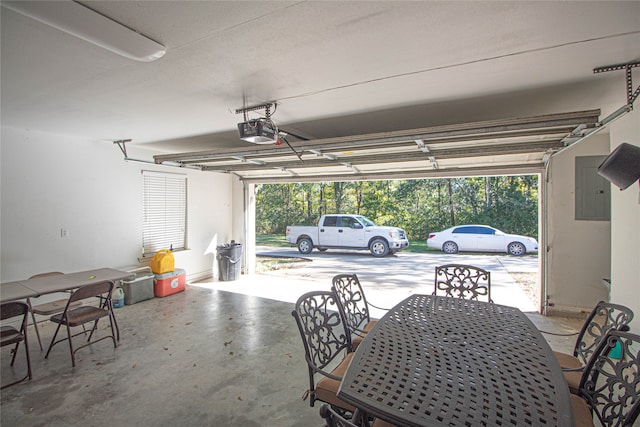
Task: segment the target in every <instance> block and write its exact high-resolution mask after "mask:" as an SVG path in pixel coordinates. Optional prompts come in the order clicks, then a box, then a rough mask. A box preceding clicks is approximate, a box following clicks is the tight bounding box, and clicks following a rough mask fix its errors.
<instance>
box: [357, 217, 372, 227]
mask: <svg viewBox="0 0 640 427" xmlns="http://www.w3.org/2000/svg"><path fill="white" fill-rule="evenodd" d="M356 218H358V220H359V221H360V222H361V223H362V224H363V225H364V226H365V227H375V226H376V224H375V223H374V222H373V221H371V220H370V219H369V218H367V217H364V216H362V215H357V216H356Z"/></svg>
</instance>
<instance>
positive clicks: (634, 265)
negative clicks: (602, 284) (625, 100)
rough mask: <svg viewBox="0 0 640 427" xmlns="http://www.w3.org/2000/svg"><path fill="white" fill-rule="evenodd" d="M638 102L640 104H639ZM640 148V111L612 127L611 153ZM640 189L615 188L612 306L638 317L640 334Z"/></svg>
mask: <svg viewBox="0 0 640 427" xmlns="http://www.w3.org/2000/svg"><path fill="white" fill-rule="evenodd" d="M637 103H638V101H636V104H637ZM623 142H626V143H629V144H633V145H637V146H640V111H639V110H635V111H633V112H631V113H629V114H627V115H626V116H624V117H622V118H621V119H619V120H617V121H615V122H614V123H613V124H612V125H611V150H613V149H614V148H616V147H617V146H618V145H620V144H621V143H623ZM639 244H640V185H639V184H638V183H635V184H632V185H631V186H630V187H629V188H627V189H626V190H624V191H621V190H620V189H619V188H618V187H616V186H614V185H612V186H611V283H612V285H611V302H614V303H617V304H622V305H626V306H627V307H629V308H631V309H632V310H633V311H634V313H635V319H634V320H633V323H632V324H631V329H632V330H633V331H635V332H636V333H637V332H638V331H640V249H639V247H638V245H639Z"/></svg>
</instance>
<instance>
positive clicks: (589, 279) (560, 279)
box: [540, 133, 611, 314]
mask: <svg viewBox="0 0 640 427" xmlns="http://www.w3.org/2000/svg"><path fill="white" fill-rule="evenodd" d="M607 154H609V136H608V135H607V134H606V133H599V134H595V135H592V136H591V137H589V138H588V139H586V140H584V141H582V142H580V143H578V144H576V145H575V146H573V147H571V148H569V149H567V150H564V151H561V152H560V153H559V154H558V155H556V156H554V157H553V158H552V160H551V164H550V169H549V175H548V176H549V184H548V187H547V191H548V199H547V209H548V218H547V229H548V235H547V237H548V240H547V242H546V244H547V260H548V261H547V275H546V280H547V296H548V302H549V304H550V306H549V307H548V310H547V313H548V314H554V313H579V312H581V311H586V312H589V311H591V309H592V308H593V307H594V306H595V305H596V304H597V303H598V301H600V300H606V299H607V298H608V295H607V291H606V288H605V287H604V286H603V285H602V279H603V278H608V277H610V276H609V272H610V259H609V251H610V246H609V241H610V227H611V223H610V222H609V221H577V220H576V219H575V156H595V155H607ZM542 251H544V248H540V253H542Z"/></svg>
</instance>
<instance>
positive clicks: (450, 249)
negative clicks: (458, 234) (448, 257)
mask: <svg viewBox="0 0 640 427" xmlns="http://www.w3.org/2000/svg"><path fill="white" fill-rule="evenodd" d="M442 251H443V252H444V253H445V254H457V253H458V245H457V244H456V242H452V241H451V240H448V241H446V242H444V244H443V245H442Z"/></svg>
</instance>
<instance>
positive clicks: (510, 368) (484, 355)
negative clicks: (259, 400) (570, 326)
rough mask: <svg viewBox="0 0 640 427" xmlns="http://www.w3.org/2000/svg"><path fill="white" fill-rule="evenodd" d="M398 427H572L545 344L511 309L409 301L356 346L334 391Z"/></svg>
mask: <svg viewBox="0 0 640 427" xmlns="http://www.w3.org/2000/svg"><path fill="white" fill-rule="evenodd" d="M338 396H339V397H340V398H341V399H343V400H344V401H346V402H349V403H351V404H353V405H354V406H356V407H358V408H361V409H362V410H364V411H365V412H367V413H369V414H371V415H374V416H376V417H379V418H382V419H384V420H386V421H389V422H391V423H394V424H397V425H399V426H419V427H428V426H442V425H455V426H481V425H484V426H520V425H533V426H572V425H573V418H572V413H571V404H570V397H569V396H570V394H569V389H568V387H567V384H566V382H565V380H564V378H563V376H562V371H561V368H560V366H559V365H558V362H557V361H556V359H555V357H554V356H553V352H552V350H551V348H550V347H549V345H548V344H547V342H546V340H545V339H544V337H543V336H542V335H541V333H540V332H539V331H538V330H537V329H536V327H535V326H534V325H533V323H532V322H531V321H530V320H529V319H528V318H527V317H526V316H525V315H524V314H523V313H522V312H521V311H520V310H518V309H517V308H514V307H507V306H502V305H497V304H491V303H486V302H479V301H470V300H463V299H454V298H447V297H441V296H432V295H413V296H410V297H409V298H407V299H405V300H404V301H402V302H401V303H399V304H398V305H397V306H395V307H394V308H393V309H391V310H390V311H388V312H387V313H386V314H385V316H384V317H383V318H382V319H380V321H379V322H378V323H377V324H376V326H375V327H374V328H373V329H372V330H371V331H370V332H369V333H368V335H367V337H366V338H365V339H364V340H363V342H362V343H361V344H360V346H359V347H358V349H357V351H356V353H355V355H354V357H353V359H352V361H351V365H350V366H349V368H348V370H347V372H346V374H345V376H344V378H343V380H342V383H341V385H340V389H339V392H338Z"/></svg>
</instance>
